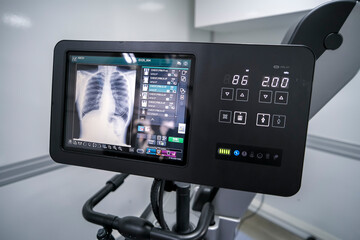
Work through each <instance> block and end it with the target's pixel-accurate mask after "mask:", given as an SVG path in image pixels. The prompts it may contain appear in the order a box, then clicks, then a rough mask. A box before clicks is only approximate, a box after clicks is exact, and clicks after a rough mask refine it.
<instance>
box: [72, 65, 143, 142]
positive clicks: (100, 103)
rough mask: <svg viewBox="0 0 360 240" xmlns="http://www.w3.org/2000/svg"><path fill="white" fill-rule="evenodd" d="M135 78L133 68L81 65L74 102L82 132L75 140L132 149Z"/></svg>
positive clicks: (77, 76)
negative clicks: (131, 124)
mask: <svg viewBox="0 0 360 240" xmlns="http://www.w3.org/2000/svg"><path fill="white" fill-rule="evenodd" d="M135 79H136V70H135V68H134V67H131V66H112V65H78V66H77V72H76V100H75V101H76V110H77V113H78V119H79V128H80V129H79V131H78V132H79V136H74V138H79V139H81V140H83V141H89V142H100V143H107V144H114V145H123V146H129V145H130V133H129V132H130V127H129V125H130V123H131V117H132V110H133V106H134V91H135ZM74 125H76V124H74Z"/></svg>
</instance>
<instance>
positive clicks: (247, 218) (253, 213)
mask: <svg viewBox="0 0 360 240" xmlns="http://www.w3.org/2000/svg"><path fill="white" fill-rule="evenodd" d="M264 200H265V194H262V196H261V201H260V204H259V206H258V207H257V208H256V210H255V211H254V212H252V213H251V214H249V215H247V216H245V217H244V218H242V219H241V220H240V224H239V227H238V228H240V227H241V226H242V225H243V224H244V222H245V221H247V220H249V219H250V218H252V217H254V216H255V215H256V214H257V213H258V212H259V211H260V209H261V208H262V206H263V204H264Z"/></svg>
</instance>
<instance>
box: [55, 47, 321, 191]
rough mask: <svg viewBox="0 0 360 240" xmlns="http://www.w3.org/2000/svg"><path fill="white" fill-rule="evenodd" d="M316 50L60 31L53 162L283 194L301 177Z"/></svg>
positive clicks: (57, 49) (291, 188)
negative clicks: (91, 37) (90, 37)
mask: <svg viewBox="0 0 360 240" xmlns="http://www.w3.org/2000/svg"><path fill="white" fill-rule="evenodd" d="M314 62H315V60H314V55H313V53H312V52H311V50H309V49H308V48H306V47H304V46H285V45H277V46H271V45H250V44H248V45H242V44H209V43H168V42H98V41H61V42H59V43H58V44H57V46H56V47H55V53H54V73H53V93H52V115H51V138H50V154H51V156H52V158H53V159H54V160H55V161H57V162H61V163H66V164H72V165H80V166H86V167H92V168H99V169H105V170H112V171H118V172H125V173H130V174H137V175H142V176H150V177H156V178H163V179H168V180H176V181H184V182H190V183H198V184H204V185H210V186H217V187H224V188H230V189H238V190H246V191H253V192H262V193H269V194H275V195H282V196H289V195H292V194H295V193H296V192H297V191H298V190H299V188H300V184H301V175H302V167H303V160H304V151H305V142H306V135H307V125H308V116H309V108H310V98H311V90H312V79H313V71H314Z"/></svg>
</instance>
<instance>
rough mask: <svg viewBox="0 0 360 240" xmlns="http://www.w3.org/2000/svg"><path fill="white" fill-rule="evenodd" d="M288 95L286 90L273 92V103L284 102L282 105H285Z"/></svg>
mask: <svg viewBox="0 0 360 240" xmlns="http://www.w3.org/2000/svg"><path fill="white" fill-rule="evenodd" d="M288 96H289V93H288V92H280V91H277V92H275V100H274V103H275V104H284V105H286V104H287V103H288Z"/></svg>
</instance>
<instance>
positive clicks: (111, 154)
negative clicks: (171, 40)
mask: <svg viewBox="0 0 360 240" xmlns="http://www.w3.org/2000/svg"><path fill="white" fill-rule="evenodd" d="M123 53H133V54H134V55H135V56H136V57H137V58H138V57H144V58H165V57H169V56H170V58H171V59H184V60H185V59H186V60H191V64H190V78H189V82H188V95H187V100H186V101H185V114H186V116H185V119H186V130H185V136H184V145H183V157H182V160H171V159H160V158H159V157H157V156H156V157H154V156H148V155H146V154H144V155H140V154H138V153H129V152H114V151H108V150H104V149H103V150H102V151H101V150H91V149H84V148H78V147H71V146H66V131H67V127H66V124H67V120H68V118H69V116H67V115H68V114H67V109H68V108H69V104H73V100H74V99H70V98H71V94H73V93H70V92H69V91H70V89H69V88H71V87H72V90H73V91H74V90H75V87H74V83H73V86H70V85H71V83H70V81H71V77H74V76H71V74H72V73H71V72H70V64H71V63H70V60H69V59H70V55H84V56H104V57H122V54H123ZM65 58H66V63H65V66H66V72H65V74H66V76H65V85H64V91H63V111H62V119H63V121H62V130H61V139H62V141H61V148H62V150H63V151H67V152H73V153H82V154H87V155H92V156H98V157H111V158H121V160H123V159H128V160H130V161H131V160H135V161H142V162H152V163H161V164H167V165H174V166H186V165H187V163H188V147H189V134H190V119H191V104H190V103H191V101H192V92H193V81H194V79H193V78H194V76H195V60H196V58H195V55H194V54H184V53H180V54H179V53H170V52H168V53H166V52H141V51H131V52H129V51H127V52H124V51H72V50H69V51H67V52H66V54H65ZM109 65H110V64H109ZM75 78H76V77H75ZM135 81H136V82H135V85H136V86H135V91H138V89H137V85H138V84H139V83H138V76H136V79H135ZM69 95H70V96H69Z"/></svg>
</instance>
